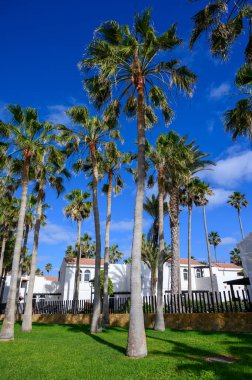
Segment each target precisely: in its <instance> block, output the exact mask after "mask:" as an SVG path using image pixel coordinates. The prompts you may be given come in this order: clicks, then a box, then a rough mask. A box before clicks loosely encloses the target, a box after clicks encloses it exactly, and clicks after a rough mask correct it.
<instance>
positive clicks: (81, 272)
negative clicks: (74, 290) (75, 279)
mask: <svg viewBox="0 0 252 380" xmlns="http://www.w3.org/2000/svg"><path fill="white" fill-rule="evenodd" d="M81 281H82V270H80V282H81Z"/></svg>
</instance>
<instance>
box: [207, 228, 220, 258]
mask: <svg viewBox="0 0 252 380" xmlns="http://www.w3.org/2000/svg"><path fill="white" fill-rule="evenodd" d="M208 241H209V243H210V244H211V245H212V246H213V247H214V253H215V262H216V263H217V262H218V260H217V246H218V245H219V244H220V243H221V238H220V236H219V234H218V232H214V231H212V232H209V234H208Z"/></svg>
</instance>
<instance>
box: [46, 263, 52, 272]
mask: <svg viewBox="0 0 252 380" xmlns="http://www.w3.org/2000/svg"><path fill="white" fill-rule="evenodd" d="M45 270H46V272H47V273H50V272H51V271H52V264H51V263H48V264H46V266H45Z"/></svg>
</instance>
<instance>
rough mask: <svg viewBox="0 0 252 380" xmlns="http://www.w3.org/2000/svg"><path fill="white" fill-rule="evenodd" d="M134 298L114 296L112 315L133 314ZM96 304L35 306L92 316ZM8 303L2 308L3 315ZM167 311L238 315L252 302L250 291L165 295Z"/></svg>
mask: <svg viewBox="0 0 252 380" xmlns="http://www.w3.org/2000/svg"><path fill="white" fill-rule="evenodd" d="M130 303H131V300H130V297H124V298H119V297H110V298H109V313H110V314H126V313H129V311H130ZM24 307H25V305H24V304H20V305H19V307H18V310H17V311H18V312H19V313H21V314H22V313H23V311H24ZM92 309H93V305H92V303H91V302H90V301H88V300H79V301H40V302H36V303H34V306H33V314H91V313H92ZM4 310H5V304H2V305H0V314H3V313H4ZM156 310H157V299H156V297H151V296H148V297H143V312H144V313H145V314H149V313H155V312H156ZM163 311H164V313H166V314H189V313H235V312H252V302H251V299H250V297H249V293H248V291H246V290H242V291H241V292H238V291H237V292H236V293H231V292H230V291H225V292H215V293H210V292H193V293H192V298H191V299H190V297H189V295H188V293H182V294H175V295H174V294H173V295H172V294H166V295H164V302H163Z"/></svg>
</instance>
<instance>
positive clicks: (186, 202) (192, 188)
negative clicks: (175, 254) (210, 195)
mask: <svg viewBox="0 0 252 380" xmlns="http://www.w3.org/2000/svg"><path fill="white" fill-rule="evenodd" d="M202 190H204V183H203V182H202V181H200V180H199V179H198V178H192V179H191V180H190V181H189V182H188V183H187V184H186V185H185V186H184V187H183V188H181V190H180V204H181V205H182V206H185V207H187V209H188V296H189V299H190V300H191V299H192V276H191V271H192V270H191V260H192V259H193V256H192V249H191V240H192V210H193V205H195V206H198V205H199V204H198V201H199V198H200V197H201V195H202Z"/></svg>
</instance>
